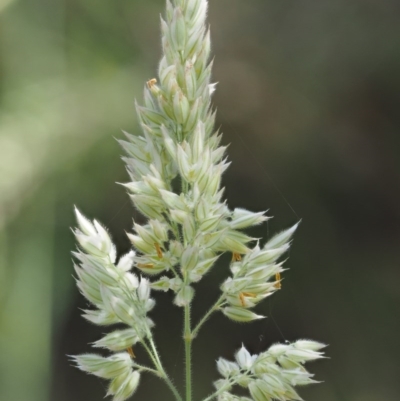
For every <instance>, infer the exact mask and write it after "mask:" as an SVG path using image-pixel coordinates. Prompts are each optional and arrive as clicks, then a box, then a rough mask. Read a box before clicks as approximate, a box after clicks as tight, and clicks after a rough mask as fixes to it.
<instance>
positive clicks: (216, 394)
mask: <svg viewBox="0 0 400 401" xmlns="http://www.w3.org/2000/svg"><path fill="white" fill-rule="evenodd" d="M235 383H236V381H235V380H233V379H230V380H229V383H227V384H226V385H225V386H222V387H221V388H220V389H219V390H217V391H216V392H215V393H213V394H211V395H210V396H209V397H207V398H204V400H203V401H211V400H213V399H214V398H216V397H218V396H219V395H220V394H221V393H223V392H224V391H225V390H227V389H228V388H229V387H231V386H232V385H234V384H235Z"/></svg>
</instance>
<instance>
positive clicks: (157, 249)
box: [154, 242, 163, 259]
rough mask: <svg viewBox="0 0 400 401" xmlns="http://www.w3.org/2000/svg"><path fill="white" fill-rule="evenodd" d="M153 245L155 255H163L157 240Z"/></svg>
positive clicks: (160, 256)
mask: <svg viewBox="0 0 400 401" xmlns="http://www.w3.org/2000/svg"><path fill="white" fill-rule="evenodd" d="M154 246H155V247H156V251H157V256H158V257H159V258H160V259H161V258H162V257H163V253H162V250H161V247H160V245H159V244H157V242H155V243H154Z"/></svg>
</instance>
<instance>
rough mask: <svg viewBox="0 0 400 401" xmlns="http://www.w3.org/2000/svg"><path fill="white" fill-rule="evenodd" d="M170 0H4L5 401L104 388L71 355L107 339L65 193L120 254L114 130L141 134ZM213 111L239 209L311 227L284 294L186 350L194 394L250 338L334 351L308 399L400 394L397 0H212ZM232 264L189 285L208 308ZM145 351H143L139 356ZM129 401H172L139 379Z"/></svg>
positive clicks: (176, 374)
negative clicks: (258, 317)
mask: <svg viewBox="0 0 400 401" xmlns="http://www.w3.org/2000/svg"><path fill="white" fill-rule="evenodd" d="M163 8H164V2H163V1H162V0H129V1H128V0H113V1H105V0H100V1H99V0H34V1H30V2H29V1H24V0H0V400H1V401H50V400H51V401H53V400H57V401H72V400H73V401H94V400H99V399H103V397H104V394H105V385H106V384H105V383H104V382H102V381H101V380H99V379H97V378H95V377H89V376H87V375H85V374H83V373H82V372H79V371H78V370H76V369H74V368H73V367H71V366H70V363H69V362H68V360H67V357H66V354H76V353H83V352H88V351H89V350H90V347H89V345H88V342H93V341H95V340H97V339H98V338H99V337H100V335H101V334H102V333H103V332H104V331H105V330H104V329H102V328H99V327H95V326H91V325H89V324H88V323H87V322H86V321H84V320H83V319H82V318H81V317H80V316H79V313H80V312H79V309H78V308H83V307H85V301H84V299H83V298H82V297H81V296H80V295H79V293H78V290H77V289H76V287H75V284H74V280H73V277H72V262H71V256H70V251H71V250H72V249H73V248H74V247H75V244H74V239H73V236H72V234H71V231H70V230H69V227H71V226H73V225H74V217H73V212H72V210H73V205H74V204H76V205H78V206H79V207H80V208H81V210H82V211H83V212H84V213H85V214H87V215H88V216H90V217H92V218H97V219H99V220H100V221H101V222H103V223H104V224H105V225H106V226H107V227H109V229H110V232H111V233H112V236H113V238H114V240H115V242H116V243H117V246H118V251H119V252H120V253H122V252H124V251H126V250H127V249H128V247H129V244H128V241H127V239H126V237H125V234H124V230H130V229H131V225H132V218H133V217H135V218H137V219H140V216H138V215H137V214H136V213H135V212H134V210H133V208H132V206H131V205H130V202H129V200H128V196H127V195H126V194H125V192H124V189H123V188H122V187H121V186H118V185H116V184H115V182H124V181H126V180H127V174H126V172H125V170H124V166H123V163H122V161H121V160H120V154H121V150H120V149H119V147H118V144H117V143H116V141H115V139H114V138H121V137H122V134H121V131H120V130H121V129H124V130H127V131H129V132H132V133H138V132H139V130H138V125H137V122H136V117H135V114H134V107H133V103H134V98H137V99H139V100H140V99H141V94H142V86H143V83H144V82H145V81H146V80H148V79H150V78H153V77H154V76H155V72H156V69H157V64H158V60H159V57H160V34H159V31H160V30H159V14H160V13H161V12H163ZM209 16H210V24H211V28H212V38H213V52H214V54H215V56H216V58H215V68H214V80H215V81H218V82H219V84H218V88H217V89H218V90H217V92H216V95H215V98H214V103H215V105H216V106H217V107H218V125H221V126H222V131H223V132H224V139H223V141H224V143H225V144H230V146H229V149H228V152H229V159H230V160H231V161H232V166H231V167H230V168H229V170H228V172H227V173H226V175H225V180H224V185H225V186H226V195H227V198H228V202H229V205H230V206H231V207H237V206H241V207H245V208H248V209H251V210H265V209H269V214H270V215H273V216H275V217H274V219H273V220H270V221H269V223H268V225H267V224H266V225H264V226H262V227H260V228H257V230H255V231H254V232H253V233H254V234H255V235H257V236H263V237H268V236H271V235H272V234H273V233H274V232H276V231H278V230H281V229H283V228H286V227H288V226H289V225H290V224H293V223H294V222H296V221H297V220H298V219H299V218H301V219H302V224H301V226H300V228H299V230H298V232H297V233H296V236H295V240H294V243H293V247H292V248H291V252H290V259H289V261H288V263H287V267H289V268H290V270H288V271H287V272H285V273H284V282H283V288H282V291H280V292H278V293H277V294H275V295H274V296H273V297H272V298H271V299H268V300H266V301H265V302H264V303H262V304H261V306H260V307H259V308H258V312H259V313H262V314H266V315H267V316H268V318H267V319H265V320H262V321H259V322H257V323H252V324H246V325H244V324H243V325H240V324H235V323H232V322H230V321H228V320H227V319H226V318H225V317H223V316H222V315H215V316H214V317H213V318H212V319H211V320H210V321H209V322H208V323H207V325H206V326H205V327H204V329H203V330H202V332H201V335H200V336H199V338H198V339H197V340H196V341H195V344H194V364H195V368H194V377H195V383H194V394H195V399H196V400H200V399H201V397H202V396H205V395H206V394H207V393H209V392H210V391H211V388H212V387H211V382H212V381H213V380H215V379H217V377H218V375H217V372H216V368H215V360H216V359H217V358H218V357H219V356H224V357H226V358H232V357H233V353H234V351H235V350H236V349H238V348H239V347H240V345H241V343H242V342H243V343H244V344H245V345H246V346H247V347H248V348H249V349H250V350H251V351H252V352H259V351H261V350H264V349H265V348H267V347H268V346H269V345H271V344H272V343H274V342H277V341H285V340H289V341H291V340H295V339H297V338H312V339H315V340H319V341H322V342H325V343H327V344H329V347H328V348H327V350H326V352H327V354H328V356H329V358H330V359H329V360H325V361H320V362H318V363H315V364H313V365H312V366H311V365H310V366H309V368H310V370H312V371H313V372H315V373H316V374H317V377H316V378H317V379H318V380H322V381H324V383H323V384H319V385H316V386H311V387H309V388H304V389H302V391H301V395H302V396H303V397H304V398H305V399H307V400H309V401H317V400H323V401H382V400H385V401H396V400H398V399H399V394H400V382H399V379H398V375H399V368H398V366H399V360H400V359H399V358H400V346H399V341H398V333H399V328H400V327H399V326H400V320H399V300H400V289H399V288H400V269H399V263H400V257H399V251H398V250H399V243H400V231H399V225H400V224H399V223H400V206H399V204H400V185H399V182H400V158H399V150H400V136H399V129H400V113H399V111H398V110H399V106H400V95H399V94H400V90H399V89H400V74H399V71H400V23H399V22H400V3H399V2H398V1H395V0H338V1H335V2H333V1H327V0H318V1H317V0H308V1H307V0H296V1H294V0H280V1H273V0H246V1H243V0H211V1H210V13H209ZM226 274H227V260H223V261H222V263H220V264H219V265H218V266H217V268H215V269H214V271H213V272H212V273H210V275H209V276H208V277H207V278H206V279H205V280H204V282H202V283H201V284H200V285H199V286H198V287H197V294H198V298H197V299H196V302H195V306H194V319H195V320H197V319H196V318H198V317H200V316H201V315H202V313H203V311H205V310H206V309H207V306H209V305H211V304H212V303H213V302H214V300H215V298H216V296H217V294H218V286H219V284H220V283H221V282H222V281H223V279H224V277H225V276H226ZM170 301H171V299H170V296H169V295H168V294H157V306H156V309H155V310H154V312H153V313H152V318H154V320H155V321H156V323H157V326H156V329H155V335H156V339H157V342H158V344H159V348H160V350H161V352H162V357H163V360H164V361H165V364H166V366H167V367H168V370H169V371H170V372H171V374H172V376H173V378H174V381H175V382H176V383H177V385H178V386H179V387H181V386H182V383H183V380H182V378H183V370H182V363H183V348H182V345H181V344H180V336H181V317H180V312H181V311H180V310H179V309H178V308H177V307H174V306H172V305H171V303H170ZM142 357H143V355H142V354H141V353H140V351H139V350H138V359H139V360H140V359H141V358H142ZM136 399H138V400H161V399H162V400H165V401H167V400H170V399H171V398H170V395H169V393H168V390H167V388H166V387H165V386H164V384H163V383H162V382H160V381H158V380H157V379H156V378H153V377H148V376H144V377H143V380H142V383H141V385H140V387H139V390H138V393H137V394H136Z"/></svg>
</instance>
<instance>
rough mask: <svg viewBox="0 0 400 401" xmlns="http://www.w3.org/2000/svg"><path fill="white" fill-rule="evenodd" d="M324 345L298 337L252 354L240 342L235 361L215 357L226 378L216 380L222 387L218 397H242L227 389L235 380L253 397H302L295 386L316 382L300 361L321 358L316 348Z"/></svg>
mask: <svg viewBox="0 0 400 401" xmlns="http://www.w3.org/2000/svg"><path fill="white" fill-rule="evenodd" d="M324 347H325V345H324V344H321V343H317V342H315V341H310V340H299V341H296V342H294V343H292V344H275V345H273V346H272V347H270V348H269V349H268V350H267V351H265V352H262V353H261V354H258V355H251V354H250V353H249V352H248V351H247V349H246V348H245V347H244V346H242V348H241V349H240V350H239V351H238V352H237V353H236V362H237V363H234V362H229V361H227V360H225V359H222V358H221V359H219V360H218V361H217V368H218V371H219V372H220V373H221V374H222V376H224V378H225V379H223V380H219V381H217V382H216V383H215V385H216V387H217V388H219V389H220V390H225V391H221V394H220V396H219V397H218V400H220V401H225V400H242V398H240V397H237V396H234V395H232V394H231V393H230V392H231V390H232V386H233V385H234V384H238V385H240V386H241V387H245V388H247V389H248V391H249V393H250V395H251V397H252V400H254V401H266V400H267V401H270V400H273V399H274V400H275V399H277V400H281V401H290V400H301V398H300V396H299V395H298V394H297V392H296V391H295V389H294V387H295V386H304V385H307V384H311V383H316V382H315V381H314V380H313V379H312V377H313V375H312V374H310V373H309V372H307V370H306V369H305V368H304V366H303V365H304V363H305V362H308V361H312V360H316V359H320V358H323V353H322V352H319V351H320V350H321V349H322V348H324ZM244 399H245V400H247V399H248V398H244Z"/></svg>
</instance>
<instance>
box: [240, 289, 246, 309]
mask: <svg viewBox="0 0 400 401" xmlns="http://www.w3.org/2000/svg"><path fill="white" fill-rule="evenodd" d="M239 299H240V303H241V304H242V306H244V305H245V302H246V300H245V299H244V294H243V292H241V293H240V294H239Z"/></svg>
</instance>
